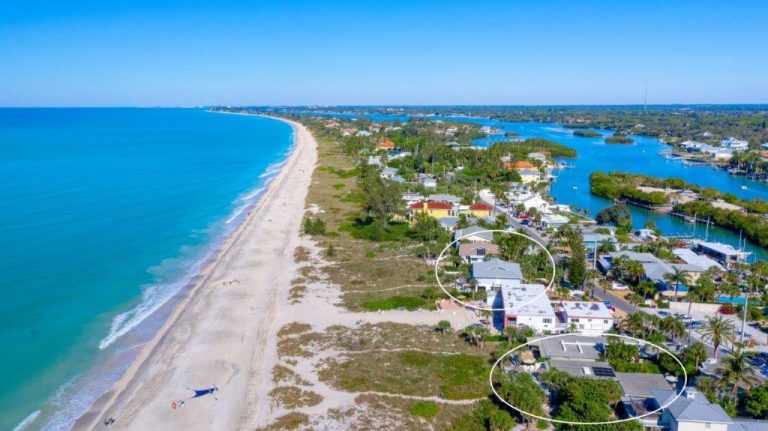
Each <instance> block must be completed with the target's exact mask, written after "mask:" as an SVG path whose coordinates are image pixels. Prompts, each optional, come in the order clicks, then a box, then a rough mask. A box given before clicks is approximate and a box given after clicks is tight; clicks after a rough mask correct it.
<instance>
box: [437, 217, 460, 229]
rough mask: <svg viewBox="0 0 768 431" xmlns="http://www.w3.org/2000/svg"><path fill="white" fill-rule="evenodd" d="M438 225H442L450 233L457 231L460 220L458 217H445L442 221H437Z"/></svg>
mask: <svg viewBox="0 0 768 431" xmlns="http://www.w3.org/2000/svg"><path fill="white" fill-rule="evenodd" d="M437 223H439V224H440V226H441V227H442V228H443V229H445V230H447V231H448V232H453V231H454V230H456V226H458V225H459V218H458V217H443V218H441V219H438V220H437Z"/></svg>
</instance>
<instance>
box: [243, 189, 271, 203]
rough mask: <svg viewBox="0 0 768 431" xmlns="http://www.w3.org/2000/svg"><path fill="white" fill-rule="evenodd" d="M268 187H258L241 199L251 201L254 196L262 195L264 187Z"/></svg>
mask: <svg viewBox="0 0 768 431" xmlns="http://www.w3.org/2000/svg"><path fill="white" fill-rule="evenodd" d="M266 188H267V186H263V187H259V188H258V189H256V190H254V191H252V192H250V193H248V194H247V195H245V196H243V197H242V198H241V199H242V200H243V201H250V200H252V199H253V198H255V197H257V196H259V195H261V194H262V193H263V192H264V189H266Z"/></svg>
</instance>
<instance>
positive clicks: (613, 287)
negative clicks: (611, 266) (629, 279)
mask: <svg viewBox="0 0 768 431" xmlns="http://www.w3.org/2000/svg"><path fill="white" fill-rule="evenodd" d="M611 290H629V287H628V286H626V285H624V284H621V283H616V282H615V281H614V282H613V284H611Z"/></svg>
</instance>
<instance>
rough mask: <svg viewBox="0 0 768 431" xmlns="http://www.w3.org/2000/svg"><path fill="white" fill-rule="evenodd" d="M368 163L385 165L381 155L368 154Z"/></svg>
mask: <svg viewBox="0 0 768 431" xmlns="http://www.w3.org/2000/svg"><path fill="white" fill-rule="evenodd" d="M366 164H368V165H371V166H383V164H382V163H381V156H368V161H367V162H366Z"/></svg>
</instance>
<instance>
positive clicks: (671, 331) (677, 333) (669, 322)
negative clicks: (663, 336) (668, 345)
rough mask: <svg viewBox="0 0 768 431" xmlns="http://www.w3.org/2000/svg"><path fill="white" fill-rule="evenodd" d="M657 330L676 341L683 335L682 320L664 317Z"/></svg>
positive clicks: (683, 324)
mask: <svg viewBox="0 0 768 431" xmlns="http://www.w3.org/2000/svg"><path fill="white" fill-rule="evenodd" d="M659 328H660V329H661V330H662V331H664V332H666V333H667V335H668V336H669V338H671V339H673V340H674V339H676V338H678V337H682V336H683V335H685V323H683V320H682V319H681V318H679V317H676V316H666V317H665V318H663V319H661V322H660V323H659Z"/></svg>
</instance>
